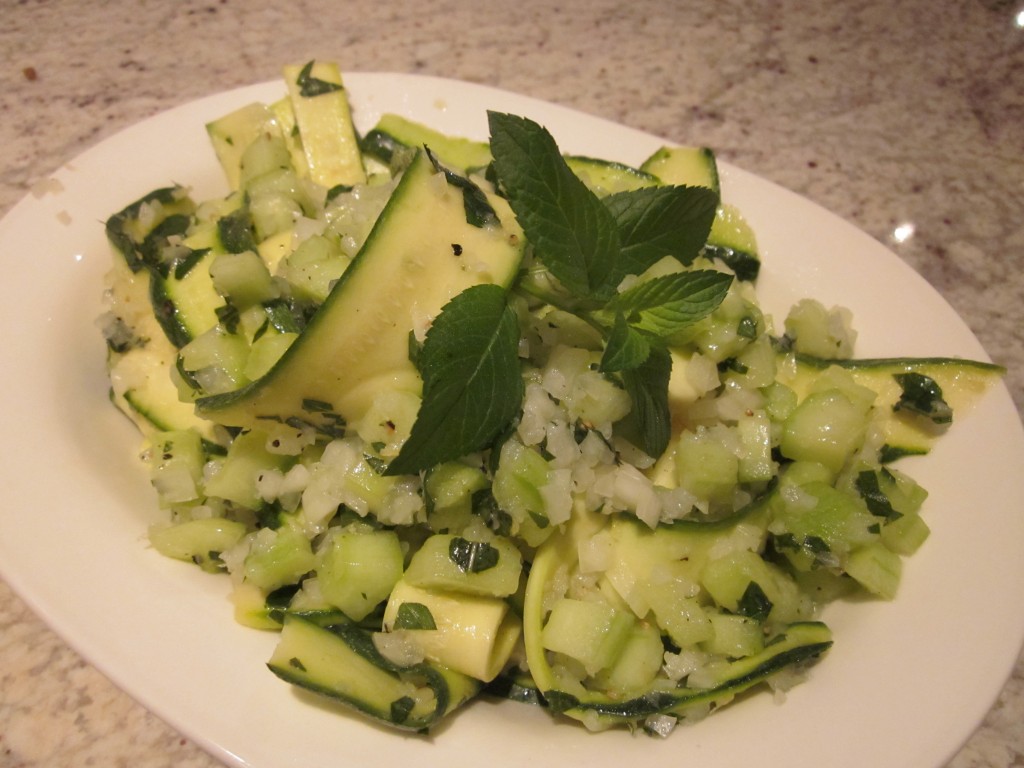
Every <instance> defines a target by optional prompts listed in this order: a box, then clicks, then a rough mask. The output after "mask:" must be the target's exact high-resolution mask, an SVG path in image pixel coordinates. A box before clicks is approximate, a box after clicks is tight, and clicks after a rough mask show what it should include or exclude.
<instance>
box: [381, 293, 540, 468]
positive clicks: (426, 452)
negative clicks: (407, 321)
mask: <svg viewBox="0 0 1024 768" xmlns="http://www.w3.org/2000/svg"><path fill="white" fill-rule="evenodd" d="M518 349H519V321H518V318H517V317H516V314H515V312H514V311H513V310H512V309H511V308H510V307H509V306H508V302H507V299H506V295H505V289H504V288H502V287H501V286H498V285H490V284H483V285H476V286H473V287H471V288H467V289H466V290H464V291H463V292H462V293H460V294H458V295H457V296H455V298H453V299H452V300H451V301H450V302H448V304H446V305H445V306H444V308H443V309H442V310H441V312H440V313H439V314H438V316H437V317H436V318H435V319H434V323H433V325H432V326H431V328H430V330H429V331H428V332H427V337H426V339H425V340H424V343H423V348H422V350H421V351H420V354H419V361H418V362H419V365H420V373H421V375H422V377H423V402H422V404H421V406H420V411H419V413H418V414H417V416H416V422H415V423H414V424H413V428H412V432H411V434H410V435H409V439H408V440H406V442H405V444H404V445H403V446H402V449H401V450H400V451H399V453H398V456H396V457H395V458H394V460H392V461H391V463H390V464H389V465H388V468H387V470H386V472H385V474H388V475H399V474H412V473H416V472H420V471H422V470H426V469H429V468H430V467H432V466H434V465H435V464H440V463H441V462H444V461H450V460H452V459H457V458H459V457H461V456H465V455H466V454H468V453H473V452H475V451H479V450H482V449H484V448H486V447H488V446H489V445H490V443H491V442H492V441H493V440H494V438H495V437H496V436H497V435H498V434H499V433H500V432H501V431H502V430H503V429H504V428H505V427H506V426H507V425H508V423H509V422H510V421H511V420H512V419H513V418H514V417H515V416H516V414H518V413H519V408H520V404H521V403H522V400H523V380H522V375H521V373H520V370H519V355H518Z"/></svg>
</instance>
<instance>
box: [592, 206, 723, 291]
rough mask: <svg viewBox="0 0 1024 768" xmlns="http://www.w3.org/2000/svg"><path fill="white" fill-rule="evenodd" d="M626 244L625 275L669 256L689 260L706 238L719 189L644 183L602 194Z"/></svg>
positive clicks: (623, 267) (621, 259)
mask: <svg viewBox="0 0 1024 768" xmlns="http://www.w3.org/2000/svg"><path fill="white" fill-rule="evenodd" d="M604 204H605V205H606V206H607V207H608V210H610V211H611V212H612V215H613V216H614V217H615V222H616V225H617V226H618V230H619V238H620V240H621V244H622V251H621V255H620V269H621V270H622V273H623V276H625V275H639V274H640V273H641V272H643V271H644V270H646V269H647V268H648V267H650V266H651V265H652V264H654V263H656V262H657V261H659V260H660V259H662V258H663V257H665V256H674V257H675V258H676V259H678V260H679V261H680V262H681V263H683V264H686V265H688V264H690V263H691V262H692V261H693V260H694V259H695V258H696V257H697V254H698V253H699V252H700V249H701V248H703V247H704V243H705V242H707V239H708V233H710V232H711V224H712V222H714V220H715V210H716V209H717V207H718V195H716V194H715V193H714V192H712V191H711V190H710V189H706V188H704V187H683V186H666V187H642V188H641V189H636V190H631V191H628V192H619V193H616V194H614V195H610V196H608V197H606V198H605V199H604Z"/></svg>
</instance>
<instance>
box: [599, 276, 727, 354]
mask: <svg viewBox="0 0 1024 768" xmlns="http://www.w3.org/2000/svg"><path fill="white" fill-rule="evenodd" d="M732 280H733V278H732V275H728V274H726V273H724V272H718V271H716V270H713V269H700V270H694V271H689V272H674V273H672V274H668V275H662V276H661V277H656V278H654V279H653V280H647V281H645V282H643V283H638V284H637V285H635V286H633V287H632V288H629V289H627V290H625V291H623V292H622V293H620V294H618V295H617V296H616V297H615V298H613V299H612V300H611V301H609V302H608V304H607V305H606V307H605V309H606V311H608V312H616V313H619V314H622V315H624V316H625V317H626V319H627V321H628V322H629V324H630V326H631V327H633V328H635V329H637V330H640V331H645V332H647V333H650V334H653V335H655V336H658V337H660V338H666V337H668V336H671V335H672V334H673V333H675V332H676V331H679V330H682V329H683V328H685V327H686V326H688V325H691V324H693V323H695V322H697V321H698V320H700V319H702V318H704V317H707V316H708V315H709V314H711V313H712V312H713V311H714V310H715V308H716V307H718V305H719V304H721V303H722V300H723V299H724V298H725V296H726V294H727V293H728V291H729V285H730V284H731V283H732Z"/></svg>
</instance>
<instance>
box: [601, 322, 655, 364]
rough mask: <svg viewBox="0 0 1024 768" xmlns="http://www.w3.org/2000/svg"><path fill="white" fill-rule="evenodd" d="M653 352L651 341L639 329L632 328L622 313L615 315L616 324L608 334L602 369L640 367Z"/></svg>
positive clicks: (602, 357)
mask: <svg viewBox="0 0 1024 768" xmlns="http://www.w3.org/2000/svg"><path fill="white" fill-rule="evenodd" d="M649 354H651V344H650V342H649V341H648V340H647V339H646V338H645V337H644V335H643V334H641V333H640V332H639V331H637V330H635V329H634V328H631V327H630V326H629V323H627V322H626V318H625V317H623V316H622V315H621V314H618V315H616V316H615V325H614V326H613V327H612V331H611V333H610V334H608V339H607V341H606V342H605V347H604V354H603V355H602V356H601V370H602V371H608V372H613V371H627V370H630V369H632V368H639V367H640V366H641V365H643V362H644V361H645V360H646V359H647V356H648V355H649Z"/></svg>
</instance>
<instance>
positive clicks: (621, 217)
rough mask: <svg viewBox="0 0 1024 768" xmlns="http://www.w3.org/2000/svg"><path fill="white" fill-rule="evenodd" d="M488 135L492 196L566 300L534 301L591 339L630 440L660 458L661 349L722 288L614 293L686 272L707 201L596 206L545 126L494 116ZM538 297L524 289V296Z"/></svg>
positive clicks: (686, 283) (721, 276) (652, 286)
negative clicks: (594, 333)
mask: <svg viewBox="0 0 1024 768" xmlns="http://www.w3.org/2000/svg"><path fill="white" fill-rule="evenodd" d="M488 123H489V125H490V130H491V142H490V146H491V155H492V156H493V158H494V170H495V173H496V176H497V180H498V184H499V185H500V188H501V190H502V191H503V192H504V193H505V195H506V196H507V197H508V201H509V205H510V206H511V208H512V211H513V212H514V213H515V215H516V219H517V220H518V221H519V224H520V225H521V226H522V228H523V232H524V233H525V234H526V237H527V239H528V240H529V241H530V242H531V243H532V244H533V246H534V253H535V256H536V258H537V259H538V260H539V261H540V262H541V264H542V265H543V267H544V268H545V269H546V270H547V271H548V273H549V274H550V275H551V276H552V277H554V279H555V280H556V281H557V283H559V284H560V287H561V288H562V289H564V291H565V292H567V293H568V294H569V295H568V296H565V297H564V301H562V300H561V299H562V297H561V296H559V295H557V294H554V293H547V295H546V296H545V297H544V298H546V299H547V300H549V301H551V302H553V303H556V304H560V306H561V308H562V309H565V310H567V311H571V312H574V313H576V314H577V315H579V316H580V317H582V318H583V319H585V320H586V321H587V322H588V323H590V324H591V325H593V326H594V327H595V328H597V329H599V330H600V331H601V333H602V335H603V336H604V340H605V348H604V353H603V355H602V360H601V369H602V370H603V371H604V372H605V373H609V374H616V375H618V376H619V378H620V380H621V382H622V385H623V387H624V388H625V389H626V391H627V392H628V393H629V395H630V398H631V400H632V403H633V408H632V413H631V416H630V422H631V423H630V424H629V425H628V426H629V428H630V431H631V432H632V437H631V439H632V441H633V442H634V443H636V444H637V445H639V446H640V447H641V448H643V449H644V450H645V451H646V452H647V453H648V454H649V455H651V456H659V455H660V454H661V453H662V452H664V450H665V448H666V447H667V445H668V441H669V439H670V437H671V414H670V413H669V408H668V382H669V378H670V376H671V372H672V359H671V355H670V354H669V353H668V350H667V342H668V339H669V337H671V335H672V334H674V333H676V332H677V331H679V330H681V329H682V328H685V327H686V326H688V325H690V324H692V323H694V322H697V321H698V320H700V319H702V318H704V317H706V316H707V315H709V314H710V313H711V312H713V311H714V310H715V308H716V307H717V306H718V305H719V304H720V303H721V302H722V300H723V299H724V298H725V295H726V293H727V292H728V290H729V286H730V284H731V283H732V276H730V275H728V274H725V273H721V272H717V271H715V270H693V271H680V272H675V273H671V274H667V275H663V276H661V277H655V278H653V279H648V280H644V281H641V282H639V283H638V284H637V285H635V286H634V287H632V288H629V289H626V290H623V291H622V292H621V293H620V292H619V288H620V286H621V285H622V282H623V280H624V279H625V278H626V277H627V276H629V275H641V274H643V273H644V272H646V271H647V270H648V269H649V268H650V267H652V266H653V265H654V264H656V263H657V262H659V261H660V260H662V259H663V258H665V257H666V256H670V257H674V258H675V259H676V260H677V261H679V262H680V263H681V264H682V265H683V266H687V265H689V264H691V263H692V262H693V261H694V259H695V258H696V257H697V255H698V253H699V252H700V250H701V248H702V247H703V246H704V244H705V243H706V241H707V238H708V234H709V232H710V230H711V225H712V222H713V221H714V217H715V211H716V208H717V205H718V196H717V194H715V192H713V191H712V190H710V189H705V188H703V187H687V186H652V187H643V188H640V189H637V190H631V191H627V192H619V193H616V194H613V195H610V196H608V197H606V198H604V199H602V198H599V197H598V196H597V195H596V194H594V193H593V192H592V191H591V190H590V189H588V188H587V187H586V185H585V184H584V183H583V182H582V181H581V180H580V179H579V178H577V177H576V175H575V174H574V173H573V172H572V170H571V169H570V168H569V166H568V165H567V163H566V162H565V160H564V158H563V156H562V154H561V152H560V151H559V149H558V146H557V144H556V142H555V140H554V138H553V137H552V136H551V134H550V133H549V132H548V131H547V129H545V128H544V127H543V126H541V125H539V124H537V123H535V122H533V121H531V120H529V119H527V118H523V117H517V116H515V115H508V114H503V113H497V112H488ZM539 285H541V282H539V281H537V280H536V279H535V278H533V282H532V283H531V284H530V286H531V288H534V289H535V288H536V287H537V286H539ZM528 290H529V289H528ZM533 292H535V291H533Z"/></svg>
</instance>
